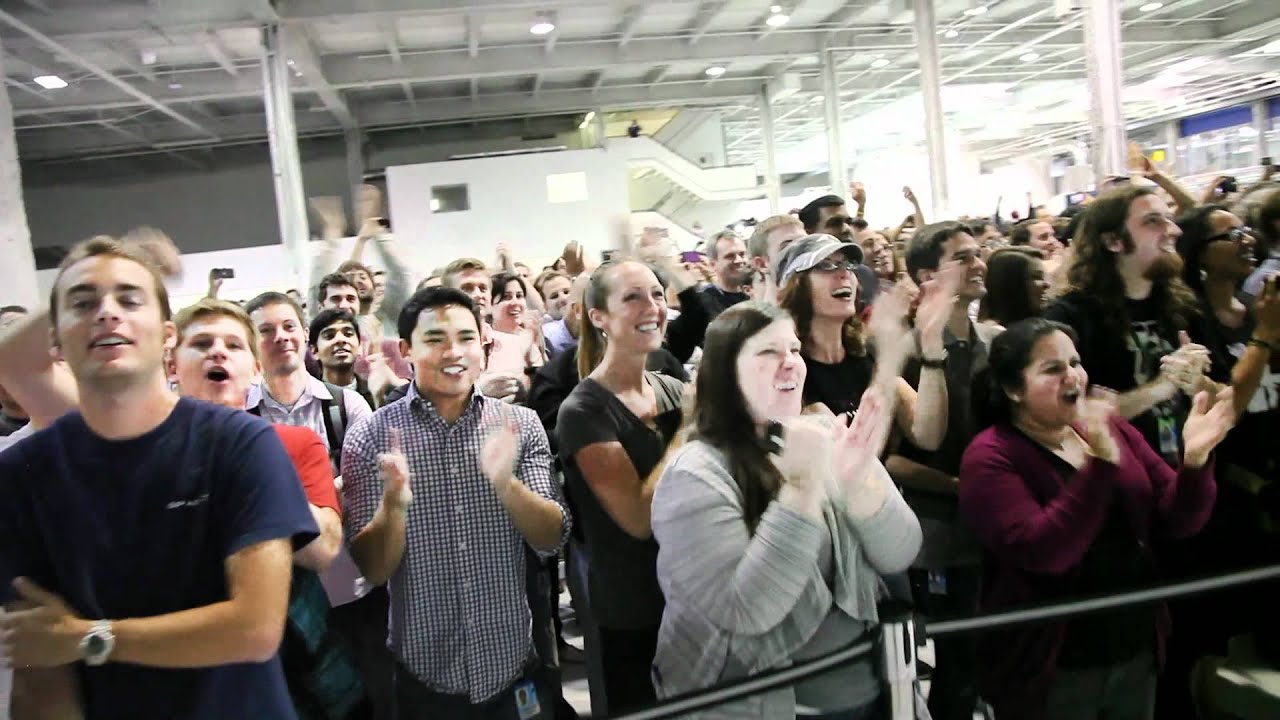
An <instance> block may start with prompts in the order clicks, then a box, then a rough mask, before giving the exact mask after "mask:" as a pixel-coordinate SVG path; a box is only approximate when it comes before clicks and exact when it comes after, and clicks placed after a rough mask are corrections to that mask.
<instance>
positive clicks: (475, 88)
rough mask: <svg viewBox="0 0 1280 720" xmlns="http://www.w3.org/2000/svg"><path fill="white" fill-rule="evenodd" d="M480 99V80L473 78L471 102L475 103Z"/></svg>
mask: <svg viewBox="0 0 1280 720" xmlns="http://www.w3.org/2000/svg"><path fill="white" fill-rule="evenodd" d="M479 97H480V79H479V78H471V102H473V103H474V102H475V101H476V99H477V98H479Z"/></svg>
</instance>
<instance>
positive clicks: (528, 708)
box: [515, 680, 542, 720]
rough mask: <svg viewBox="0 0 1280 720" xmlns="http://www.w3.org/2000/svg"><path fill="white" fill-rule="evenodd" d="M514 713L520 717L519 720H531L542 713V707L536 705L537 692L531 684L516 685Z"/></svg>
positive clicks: (527, 682) (526, 682) (525, 682)
mask: <svg viewBox="0 0 1280 720" xmlns="http://www.w3.org/2000/svg"><path fill="white" fill-rule="evenodd" d="M515 693H516V712H517V713H518V714H519V715H520V720H532V719H533V718H536V717H538V715H540V714H541V713H542V706H541V705H539V704H538V691H537V689H536V688H534V687H533V683H531V682H529V681H527V680H526V681H524V682H522V683H517V684H516V689H515Z"/></svg>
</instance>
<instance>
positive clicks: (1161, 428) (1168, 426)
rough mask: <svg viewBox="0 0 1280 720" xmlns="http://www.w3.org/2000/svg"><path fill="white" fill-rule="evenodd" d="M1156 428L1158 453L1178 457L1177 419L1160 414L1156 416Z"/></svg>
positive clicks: (1168, 456)
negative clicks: (1158, 442) (1158, 438)
mask: <svg viewBox="0 0 1280 720" xmlns="http://www.w3.org/2000/svg"><path fill="white" fill-rule="evenodd" d="M1156 428H1157V430H1158V432H1159V434H1160V454H1161V455H1164V456H1165V457H1167V458H1177V457H1178V421H1177V420H1176V419H1174V417H1173V416H1172V415H1161V416H1159V417H1158V418H1156Z"/></svg>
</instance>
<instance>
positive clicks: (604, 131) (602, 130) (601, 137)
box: [594, 108, 609, 149]
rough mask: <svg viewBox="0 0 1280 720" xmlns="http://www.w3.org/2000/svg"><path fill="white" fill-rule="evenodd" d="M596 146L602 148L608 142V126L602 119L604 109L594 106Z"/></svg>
mask: <svg viewBox="0 0 1280 720" xmlns="http://www.w3.org/2000/svg"><path fill="white" fill-rule="evenodd" d="M594 127H595V131H596V147H598V148H600V149H604V148H606V147H607V146H608V143H609V127H608V125H606V124H605V121H604V109H603V108H596V116H595V126H594Z"/></svg>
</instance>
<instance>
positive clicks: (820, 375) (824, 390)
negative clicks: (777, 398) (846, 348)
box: [801, 353, 875, 415]
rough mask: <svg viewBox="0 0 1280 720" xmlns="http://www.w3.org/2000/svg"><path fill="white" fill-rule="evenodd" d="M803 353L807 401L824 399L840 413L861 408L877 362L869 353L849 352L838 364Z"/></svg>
mask: <svg viewBox="0 0 1280 720" xmlns="http://www.w3.org/2000/svg"><path fill="white" fill-rule="evenodd" d="M801 357H803V358H804V366H805V369H806V370H807V371H808V372H807V374H806V375H805V378H804V404H805V405H812V404H813V403H822V404H823V405H826V406H827V409H828V410H830V411H831V412H833V413H835V414H836V415H841V414H844V413H849V412H853V411H855V410H857V409H858V403H860V402H862V395H863V393H865V392H866V391H867V386H868V385H870V384H871V372H872V370H873V368H874V366H875V362H874V361H873V360H872V359H871V356H870V355H869V354H864V355H850V354H848V353H845V356H844V360H841V361H840V362H838V363H835V364H830V363H824V362H818V361H817V360H814V359H813V358H811V357H809V356H808V355H801Z"/></svg>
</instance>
